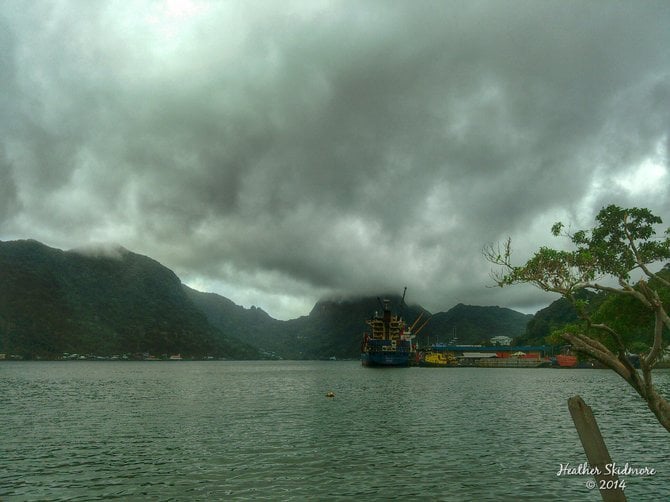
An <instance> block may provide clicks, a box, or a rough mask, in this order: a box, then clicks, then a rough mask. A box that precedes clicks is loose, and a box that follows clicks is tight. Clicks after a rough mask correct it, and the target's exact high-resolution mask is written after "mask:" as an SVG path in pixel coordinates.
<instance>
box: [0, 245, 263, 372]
mask: <svg viewBox="0 0 670 502" xmlns="http://www.w3.org/2000/svg"><path fill="white" fill-rule="evenodd" d="M0 352H2V353H6V354H12V355H19V356H21V357H23V358H27V359H34V358H54V357H59V356H61V355H62V354H63V353H64V352H69V353H79V354H99V355H113V354H124V353H125V354H141V353H151V354H157V355H162V354H177V353H181V354H182V355H184V356H188V357H207V356H211V357H230V358H248V357H256V356H257V351H256V350H255V349H253V348H252V347H251V346H249V345H247V344H245V343H243V342H241V341H240V340H237V339H235V338H233V337H230V336H228V335H227V334H225V333H223V332H221V331H220V330H218V329H216V328H214V327H213V326H212V325H211V324H210V323H209V322H208V321H207V318H206V316H205V315H204V314H203V313H202V312H201V311H200V310H199V309H198V308H197V307H196V306H195V305H194V304H193V302H191V301H190V300H189V298H188V296H187V295H186V293H185V292H184V290H183V289H182V285H181V282H180V281H179V279H178V278H177V276H176V275H175V274H174V273H173V272H172V271H170V270H169V269H167V268H165V267H163V266H162V265H160V264H159V263H158V262H156V261H154V260H152V259H150V258H147V257H145V256H141V255H138V254H135V253H131V252H129V251H127V250H125V249H122V248H116V249H111V250H107V251H105V252H104V253H101V252H98V253H91V252H90V251H89V252H86V253H83V252H77V251H67V252H66V251H61V250H58V249H53V248H49V247H47V246H45V245H43V244H40V243H38V242H36V241H15V242H2V243H0Z"/></svg>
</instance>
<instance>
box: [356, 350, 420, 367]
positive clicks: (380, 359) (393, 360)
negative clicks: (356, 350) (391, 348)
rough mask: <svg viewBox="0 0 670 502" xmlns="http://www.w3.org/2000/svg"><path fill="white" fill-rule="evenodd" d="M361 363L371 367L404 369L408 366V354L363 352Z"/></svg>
mask: <svg viewBox="0 0 670 502" xmlns="http://www.w3.org/2000/svg"><path fill="white" fill-rule="evenodd" d="M361 363H363V366H371V367H372V366H378V367H405V366H409V363H410V357H409V353H408V352H363V353H362V354H361Z"/></svg>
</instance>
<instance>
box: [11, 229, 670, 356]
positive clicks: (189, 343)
mask: <svg viewBox="0 0 670 502" xmlns="http://www.w3.org/2000/svg"><path fill="white" fill-rule="evenodd" d="M662 273H663V274H665V276H670V268H667V269H666V270H664V271H663V272H662ZM660 291H661V292H662V294H663V295H664V298H665V301H669V300H670V292H669V291H668V290H667V289H663V288H661V289H660ZM382 298H387V299H389V300H390V302H391V305H392V307H393V309H394V311H398V310H400V311H401V312H400V313H401V314H402V315H403V317H404V319H405V320H406V321H407V323H408V324H410V325H411V324H412V323H414V321H415V320H416V319H417V318H418V317H419V316H420V315H423V317H422V318H421V320H420V321H419V322H418V323H417V326H416V327H417V328H418V327H419V326H421V325H422V324H423V323H424V321H425V320H426V319H428V318H429V317H430V321H429V322H428V324H426V326H425V327H424V328H423V330H422V331H421V332H420V333H419V336H418V342H419V344H420V345H424V346H425V345H427V344H428V343H436V342H442V343H450V342H455V343H459V344H480V343H481V344H486V343H488V341H489V339H490V338H491V337H493V336H497V335H503V336H509V337H510V338H513V339H514V343H516V344H519V345H544V344H547V343H553V344H558V345H560V344H562V343H564V342H562V341H560V340H557V339H556V336H555V335H554V336H553V337H552V333H556V332H560V330H561V328H563V327H565V326H569V325H573V324H574V323H576V322H578V319H577V313H576V311H575V309H574V306H573V305H572V304H571V303H570V302H569V301H567V300H566V299H564V298H561V299H559V300H557V301H555V302H554V303H552V304H551V305H549V306H548V307H547V308H545V309H542V310H540V311H539V312H537V314H536V315H535V316H531V315H526V314H521V313H519V312H516V311H513V310H510V309H506V308H500V307H480V306H471V305H463V304H458V305H456V306H455V307H453V308H451V309H450V310H448V311H446V312H438V313H436V314H434V315H432V317H431V314H430V312H428V311H426V310H425V309H423V308H422V307H420V306H417V305H411V302H410V305H403V306H402V307H401V306H400V305H401V299H400V296H399V295H397V294H387V295H382ZM581 299H582V300H584V301H585V302H587V303H589V306H590V308H591V309H592V310H593V311H594V318H595V319H598V318H600V317H608V318H611V319H614V322H616V323H617V324H616V326H617V328H618V329H619V330H620V331H622V332H623V333H625V334H626V335H625V336H626V339H627V340H628V341H630V343H631V347H632V348H633V349H639V350H640V351H642V350H644V349H645V348H648V345H646V344H645V342H644V334H645V333H647V332H648V330H649V329H650V326H651V325H650V323H652V322H653V321H652V320H650V319H649V316H648V313H647V312H645V309H644V308H643V307H641V306H640V305H639V304H638V303H636V302H633V301H632V299H630V298H627V297H621V296H614V295H608V294H605V293H598V294H594V293H590V292H583V296H582V297H581ZM380 308H381V307H380V304H379V301H378V299H377V298H376V297H359V298H340V299H324V300H321V301H319V302H317V304H316V305H315V306H314V308H313V309H312V311H311V312H310V313H309V315H307V316H303V317H299V318H297V319H291V320H289V321H280V320H277V319H273V318H272V317H270V316H269V315H268V314H267V313H266V312H264V311H263V310H262V309H260V308H256V307H252V308H249V309H248V308H244V307H241V306H239V305H236V304H235V303H233V302H232V301H230V300H228V299H226V298H224V297H222V296H220V295H217V294H213V293H201V292H199V291H195V290H193V289H190V288H188V287H187V286H184V285H182V284H181V282H180V280H179V278H178V277H177V276H176V275H175V274H174V273H173V272H172V271H170V270H169V269H167V268H166V267H164V266H162V265H160V264H159V263H158V262H156V261H154V260H152V259H150V258H147V257H145V256H141V255H138V254H135V253H131V252H129V251H127V250H125V249H122V248H116V249H108V250H106V251H104V252H102V251H100V250H99V251H98V252H92V251H90V250H89V251H87V252H83V251H61V250H58V249H53V248H49V247H47V246H44V245H43V244H40V243H38V242H36V241H14V242H0V353H5V354H8V355H9V354H15V355H19V356H21V357H23V358H26V359H35V358H45V359H51V358H57V357H61V356H62V354H63V353H65V352H67V353H77V354H84V355H86V354H97V355H103V356H110V355H114V354H119V355H120V354H131V355H134V356H137V355H139V354H146V353H150V354H153V355H158V356H160V355H163V354H168V355H171V354H177V353H180V354H182V356H184V357H194V358H202V357H216V358H219V357H226V358H234V359H247V358H268V359H272V358H282V359H327V358H329V357H336V358H338V359H348V358H357V357H358V355H359V349H360V343H361V339H362V334H363V332H364V331H365V329H366V324H365V320H366V319H367V318H369V317H370V316H372V314H373V313H374V312H375V311H378V310H380ZM415 331H416V329H415ZM666 338H667V337H666Z"/></svg>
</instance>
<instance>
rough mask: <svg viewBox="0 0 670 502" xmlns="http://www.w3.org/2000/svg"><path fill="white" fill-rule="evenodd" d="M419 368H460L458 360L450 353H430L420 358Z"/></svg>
mask: <svg viewBox="0 0 670 502" xmlns="http://www.w3.org/2000/svg"><path fill="white" fill-rule="evenodd" d="M419 366H422V367H425V368H448V367H450V366H458V360H457V359H456V358H455V357H454V356H453V355H452V354H450V353H446V352H438V351H432V350H431V351H428V352H424V353H423V354H422V355H421V357H420V358H419Z"/></svg>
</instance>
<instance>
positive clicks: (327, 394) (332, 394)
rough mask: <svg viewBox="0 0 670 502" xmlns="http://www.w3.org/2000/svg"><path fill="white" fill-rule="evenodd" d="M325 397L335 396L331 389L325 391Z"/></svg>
mask: <svg viewBox="0 0 670 502" xmlns="http://www.w3.org/2000/svg"><path fill="white" fill-rule="evenodd" d="M326 397H335V393H334V392H333V391H332V390H331V391H329V392H326Z"/></svg>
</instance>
